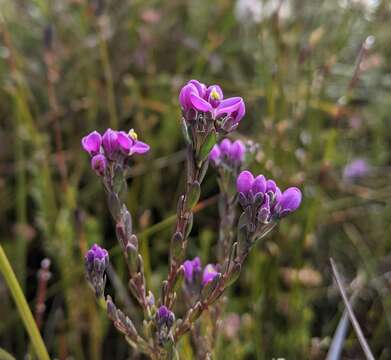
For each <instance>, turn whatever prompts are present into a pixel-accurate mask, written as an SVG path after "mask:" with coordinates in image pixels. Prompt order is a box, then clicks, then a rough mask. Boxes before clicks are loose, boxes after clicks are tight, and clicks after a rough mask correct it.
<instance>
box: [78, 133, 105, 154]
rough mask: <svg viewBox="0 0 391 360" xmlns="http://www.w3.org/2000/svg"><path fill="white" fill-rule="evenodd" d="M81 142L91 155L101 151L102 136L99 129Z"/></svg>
mask: <svg viewBox="0 0 391 360" xmlns="http://www.w3.org/2000/svg"><path fill="white" fill-rule="evenodd" d="M81 144H82V146H83V149H84V150H85V151H87V152H88V153H89V154H90V155H91V156H94V155H96V154H98V153H99V151H100V146H101V145H102V136H101V135H100V134H99V133H98V132H97V131H93V132H91V133H89V134H88V135H87V136H84V137H83V139H82V140H81Z"/></svg>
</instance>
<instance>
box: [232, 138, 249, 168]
mask: <svg viewBox="0 0 391 360" xmlns="http://www.w3.org/2000/svg"><path fill="white" fill-rule="evenodd" d="M245 153H246V147H245V146H244V144H243V142H242V141H240V140H236V141H234V142H233V143H232V145H231V149H230V150H229V157H230V158H231V160H232V161H234V162H236V163H241V162H243V160H244V155H245Z"/></svg>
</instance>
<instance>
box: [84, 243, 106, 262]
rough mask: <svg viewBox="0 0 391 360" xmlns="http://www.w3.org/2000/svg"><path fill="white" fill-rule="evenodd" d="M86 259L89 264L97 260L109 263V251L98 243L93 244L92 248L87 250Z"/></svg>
mask: <svg viewBox="0 0 391 360" xmlns="http://www.w3.org/2000/svg"><path fill="white" fill-rule="evenodd" d="M85 259H86V261H87V263H88V264H93V263H94V262H95V261H102V262H104V263H108V261H109V253H108V252H107V250H106V249H104V248H102V247H100V246H99V245H98V244H94V245H92V246H91V248H90V250H88V251H87V254H86V256H85Z"/></svg>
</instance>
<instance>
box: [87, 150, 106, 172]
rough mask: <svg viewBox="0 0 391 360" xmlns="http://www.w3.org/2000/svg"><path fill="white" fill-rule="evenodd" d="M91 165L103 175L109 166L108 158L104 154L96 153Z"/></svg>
mask: <svg viewBox="0 0 391 360" xmlns="http://www.w3.org/2000/svg"><path fill="white" fill-rule="evenodd" d="M91 167H92V169H93V170H94V171H95V172H96V173H97V175H99V176H103V175H104V174H105V171H106V167H107V160H106V157H105V156H104V155H103V154H98V155H95V156H94V157H93V158H92V159H91Z"/></svg>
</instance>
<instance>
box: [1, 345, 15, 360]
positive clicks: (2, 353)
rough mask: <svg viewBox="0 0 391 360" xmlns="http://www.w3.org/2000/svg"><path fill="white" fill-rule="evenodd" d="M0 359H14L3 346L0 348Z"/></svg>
mask: <svg viewBox="0 0 391 360" xmlns="http://www.w3.org/2000/svg"><path fill="white" fill-rule="evenodd" d="M0 360H15V358H14V357H13V356H12V355H11V354H10V353H9V352H8V351H5V350H4V349H3V348H0Z"/></svg>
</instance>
